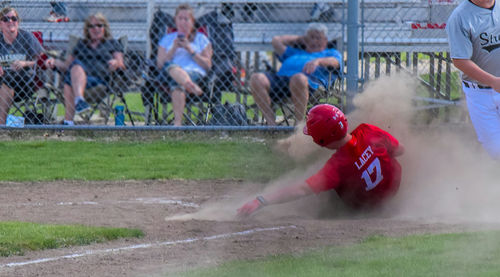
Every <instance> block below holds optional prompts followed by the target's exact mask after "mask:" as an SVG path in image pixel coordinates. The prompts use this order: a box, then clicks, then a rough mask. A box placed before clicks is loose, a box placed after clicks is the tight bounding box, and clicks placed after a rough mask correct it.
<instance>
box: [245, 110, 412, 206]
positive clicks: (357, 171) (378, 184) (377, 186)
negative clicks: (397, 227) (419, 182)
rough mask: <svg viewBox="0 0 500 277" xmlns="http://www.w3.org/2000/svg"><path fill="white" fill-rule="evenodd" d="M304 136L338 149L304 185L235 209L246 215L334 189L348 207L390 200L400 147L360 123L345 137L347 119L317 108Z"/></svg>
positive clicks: (398, 172) (396, 181) (396, 183)
mask: <svg viewBox="0 0 500 277" xmlns="http://www.w3.org/2000/svg"><path fill="white" fill-rule="evenodd" d="M304 134H306V135H309V136H311V137H312V138H313V140H314V142H315V143H316V144H318V145H320V146H322V147H326V148H328V149H333V150H337V151H336V152H335V153H334V154H333V155H332V157H331V158H330V159H329V160H328V161H327V163H326V164H325V165H324V166H323V168H322V169H321V170H320V171H318V172H317V173H316V174H314V175H313V176H311V177H309V178H308V179H307V180H305V181H300V182H298V183H296V184H292V185H290V186H288V187H284V188H281V189H279V190H276V191H274V192H271V193H269V194H266V195H262V196H257V198H256V199H254V200H251V201H249V202H247V203H246V204H245V205H243V206H242V207H241V208H239V209H238V215H239V216H248V215H250V214H251V213H253V212H254V211H256V210H257V209H259V208H261V207H263V206H266V205H271V204H278V203H283V202H288V201H291V200H295V199H297V198H300V197H303V196H306V195H309V194H312V193H316V194H317V193H320V192H322V191H327V190H332V189H334V190H335V191H336V192H337V194H338V195H339V197H340V198H341V199H342V201H343V202H344V203H345V204H347V205H348V206H350V207H353V208H371V207H374V206H377V205H379V204H381V203H382V202H383V201H384V200H387V199H389V198H391V197H392V196H394V195H395V194H396V192H397V191H398V188H399V183H400V181H401V166H400V165H399V163H398V161H397V160H396V159H395V158H394V157H396V156H399V155H401V154H402V153H403V151H404V150H403V147H402V146H401V145H400V144H399V142H398V141H397V140H396V139H395V138H394V137H393V136H392V135H390V134H389V133H387V132H386V131H384V130H382V129H380V128H378V127H376V126H373V125H369V124H361V125H359V126H358V127H357V128H356V129H354V130H353V131H352V133H350V134H348V133H347V120H346V118H345V116H344V114H343V113H342V112H341V111H340V110H339V109H337V108H336V107H334V106H332V105H328V104H321V105H317V106H315V107H313V108H312V109H311V110H310V111H309V113H308V115H307V122H306V126H304Z"/></svg>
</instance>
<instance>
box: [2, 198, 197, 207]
mask: <svg viewBox="0 0 500 277" xmlns="http://www.w3.org/2000/svg"><path fill="white" fill-rule="evenodd" d="M101 204H159V205H179V206H183V207H190V208H199V207H200V205H198V204H196V203H192V202H186V201H181V200H174V199H166V198H136V199H131V200H121V201H120V200H119V201H105V202H104V203H99V202H96V201H82V202H57V203H55V205H56V206H77V205H80V206H82V205H90V206H92V205H101ZM16 205H17V206H28V207H30V206H33V207H41V206H48V205H51V204H47V203H40V202H35V203H18V204H16ZM52 205H54V204H52ZM1 206H7V204H4V205H1Z"/></svg>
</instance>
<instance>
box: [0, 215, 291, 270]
mask: <svg viewBox="0 0 500 277" xmlns="http://www.w3.org/2000/svg"><path fill="white" fill-rule="evenodd" d="M296 228H297V226H295V225H289V226H277V227H269V228H254V229H249V230H245V231H241V232H235V233H225V234H219V235H213V236H208V237H202V238H189V239H184V240H174V241H163V242H156V243H145V244H136V245H130V246H125V247H119V248H110V249H101V250H87V251H85V252H82V253H75V254H70V255H64V256H58V257H52V258H43V259H36V260H31V261H25V262H17V263H7V264H2V265H0V268H11V267H18V266H25V265H32V264H40V263H46V262H53V261H58V260H62V259H74V258H80V257H85V256H91V255H98V254H105V253H113V252H119V251H127V250H134V249H145V248H152V247H159V246H171V245H176V244H187V243H192V242H197V241H209V240H217V239H225V238H230V237H237V236H245V235H250V234H253V233H259V232H267V231H279V230H284V229H296Z"/></svg>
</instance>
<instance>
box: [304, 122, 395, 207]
mask: <svg viewBox="0 0 500 277" xmlns="http://www.w3.org/2000/svg"><path fill="white" fill-rule="evenodd" d="M351 135H352V139H351V140H350V141H349V142H348V143H346V144H345V145H344V146H342V147H341V148H339V149H338V150H337V151H336V152H335V153H334V154H333V155H332V157H330V159H329V160H328V161H327V162H326V164H325V165H324V166H323V168H322V169H321V170H319V171H318V172H317V173H316V174H314V175H313V176H311V177H309V178H308V179H307V180H306V182H307V184H308V185H309V187H311V189H312V190H313V191H314V192H315V193H320V192H322V191H326V190H331V189H334V190H335V191H336V192H337V193H338V195H339V197H340V198H341V199H342V200H343V201H344V202H345V203H346V204H347V205H348V206H351V207H354V208H363V207H372V206H374V205H377V204H379V203H380V202H381V201H382V200H384V199H387V198H389V197H391V196H393V195H394V194H395V193H396V192H397V191H398V189H399V183H400V182H401V166H400V165H399V163H398V161H397V160H396V159H395V158H394V153H395V151H396V149H397V148H398V147H399V142H398V140H396V139H395V138H394V137H393V136H392V135H391V134H389V133H388V132H386V131H384V130H382V129H380V128H378V127H376V126H373V125H369V124H361V125H359V126H358V127H357V128H356V129H354V130H353V131H352V133H351Z"/></svg>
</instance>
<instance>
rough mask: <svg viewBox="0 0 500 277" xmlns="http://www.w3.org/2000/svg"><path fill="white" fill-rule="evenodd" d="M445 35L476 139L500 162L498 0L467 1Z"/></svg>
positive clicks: (455, 11) (465, 0)
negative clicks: (459, 74)
mask: <svg viewBox="0 0 500 277" xmlns="http://www.w3.org/2000/svg"><path fill="white" fill-rule="evenodd" d="M446 32H447V33H448V39H449V45H450V52H451V58H452V61H453V64H454V65H455V66H456V67H457V68H458V69H460V71H462V88H463V91H464V93H465V98H466V99H467V107H468V109H469V116H470V119H471V121H472V124H473V125H474V129H475V130H476V135H477V138H478V140H479V142H481V144H482V145H483V147H484V148H485V149H486V150H487V151H488V153H489V154H490V155H491V156H492V157H493V158H495V159H500V110H499V109H500V93H499V92H500V77H498V76H500V7H499V6H497V5H495V0H464V1H463V2H462V3H461V4H460V5H459V6H458V7H457V8H456V9H455V10H454V11H453V13H452V14H451V16H450V18H449V19H448V22H447V23H446Z"/></svg>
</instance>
